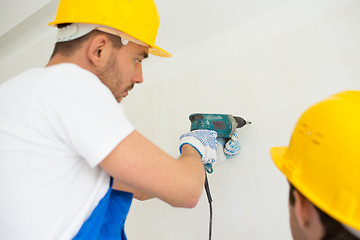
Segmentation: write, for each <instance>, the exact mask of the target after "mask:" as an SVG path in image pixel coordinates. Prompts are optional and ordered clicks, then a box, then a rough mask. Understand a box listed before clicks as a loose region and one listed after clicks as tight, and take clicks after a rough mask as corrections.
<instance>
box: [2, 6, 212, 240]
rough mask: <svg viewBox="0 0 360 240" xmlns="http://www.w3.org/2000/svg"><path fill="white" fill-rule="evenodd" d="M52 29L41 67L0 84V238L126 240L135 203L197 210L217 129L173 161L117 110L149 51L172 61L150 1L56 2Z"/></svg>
mask: <svg viewBox="0 0 360 240" xmlns="http://www.w3.org/2000/svg"><path fill="white" fill-rule="evenodd" d="M50 25H51V26H56V27H58V28H59V32H58V35H57V43H56V46H55V50H54V53H53V55H52V57H51V59H50V61H49V63H48V65H47V66H46V67H45V68H34V69H30V70H28V71H26V72H24V73H22V74H20V75H18V76H16V77H15V78H13V79H10V80H8V81H7V82H5V83H4V84H2V85H1V86H0V143H1V144H0V178H1V181H0V191H1V197H0V212H1V214H0V215H1V217H0V225H1V229H2V230H1V231H0V239H34V240H41V239H46V240H48V239H86V240H89V239H126V236H125V233H124V223H125V220H126V216H127V213H128V211H129V208H130V204H131V202H132V198H133V197H136V198H138V199H147V198H150V197H157V198H159V199H161V200H163V201H165V202H166V203H168V204H170V205H172V206H176V207H188V208H191V207H194V206H195V205H196V203H197V201H198V199H199V197H200V195H201V193H202V187H203V185H204V181H205V173H204V166H203V163H204V164H207V163H214V161H215V160H216V154H217V152H216V149H217V142H216V132H213V131H207V130H202V131H193V132H190V133H187V134H184V135H182V136H181V137H180V140H181V141H180V152H181V156H180V157H179V159H176V158H173V157H171V156H169V155H168V154H166V153H165V152H164V151H162V150H161V149H159V148H158V147H157V146H156V145H155V144H153V143H152V142H150V141H149V140H147V139H146V138H145V137H144V136H142V135H141V134H140V133H139V132H138V131H136V130H135V128H134V127H133V126H132V124H131V123H130V122H129V121H128V120H127V118H126V117H125V115H124V113H123V110H122V108H121V105H119V102H121V100H122V99H123V98H124V97H126V96H127V95H128V94H129V91H130V90H131V89H132V88H133V87H134V85H135V84H140V83H142V82H143V76H142V66H141V62H142V61H143V60H144V59H145V58H146V57H147V56H148V54H149V53H150V54H154V55H157V56H161V57H169V56H171V55H170V54H169V53H167V52H166V51H164V50H162V49H161V48H159V47H157V46H156V45H155V39H156V35H157V30H158V27H159V15H158V12H157V9H156V6H155V3H154V1H153V0H60V2H59V6H58V11H57V16H56V19H55V21H53V22H51V23H50ZM118 190H120V191H118ZM140 228H141V227H140Z"/></svg>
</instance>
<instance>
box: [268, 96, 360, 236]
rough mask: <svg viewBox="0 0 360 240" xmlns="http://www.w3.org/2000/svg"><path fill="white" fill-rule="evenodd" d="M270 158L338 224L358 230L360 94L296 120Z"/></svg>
mask: <svg viewBox="0 0 360 240" xmlns="http://www.w3.org/2000/svg"><path fill="white" fill-rule="evenodd" d="M271 156H272V159H273V161H274V163H275V164H276V166H277V167H278V168H279V169H280V171H281V172H283V173H284V174H285V176H286V177H287V178H288V180H289V182H291V183H292V184H293V185H294V186H295V188H297V189H298V190H299V191H300V192H301V193H302V194H303V195H304V196H305V197H306V198H307V199H309V200H310V201H311V202H312V203H313V204H315V205H316V206H317V207H319V208H320V209H321V210H322V211H324V212H325V213H327V214H328V215H329V216H331V217H333V218H334V219H336V220H338V221H339V222H341V223H343V224H345V225H347V226H349V227H351V228H354V229H356V230H360V91H346V92H341V93H338V94H336V95H333V96H331V97H329V98H327V99H325V100H323V101H321V102H319V103H317V104H315V105H314V106H312V107H310V108H309V109H308V110H306V111H305V113H304V114H303V115H302V116H301V117H300V119H299V120H298V122H297V124H296V126H295V129H294V132H293V134H292V137H291V140H290V145H289V146H288V147H275V148H271Z"/></svg>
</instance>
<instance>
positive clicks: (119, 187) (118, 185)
mask: <svg viewBox="0 0 360 240" xmlns="http://www.w3.org/2000/svg"><path fill="white" fill-rule="evenodd" d="M113 189H115V190H119V191H123V192H130V193H132V194H134V198H136V199H137V200H139V201H144V200H148V199H151V198H154V197H153V196H150V195H149V194H146V193H143V192H140V191H138V190H137V189H135V188H132V187H129V186H127V185H125V184H123V183H121V182H119V181H117V180H114V183H113Z"/></svg>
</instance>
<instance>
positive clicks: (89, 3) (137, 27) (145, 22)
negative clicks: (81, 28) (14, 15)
mask: <svg viewBox="0 0 360 240" xmlns="http://www.w3.org/2000/svg"><path fill="white" fill-rule="evenodd" d="M159 21H160V20H159V14H158V11H157V8H156V5H155V3H154V1H153V0H60V1H59V6H58V10H57V15H56V18H55V21H53V22H51V23H49V25H50V26H55V25H58V24H63V23H87V24H96V25H102V26H107V27H110V28H113V29H117V30H119V31H121V32H123V33H125V34H127V35H130V36H131V37H133V38H135V39H137V40H139V41H141V42H144V43H146V44H147V45H148V46H149V52H150V53H151V54H153V55H156V56H159V57H170V56H171V54H170V53H168V52H166V51H165V50H163V49H161V48H159V47H158V46H156V45H155V40H156V35H157V31H158V28H159Z"/></svg>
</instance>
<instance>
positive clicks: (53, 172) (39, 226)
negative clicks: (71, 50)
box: [0, 64, 134, 240]
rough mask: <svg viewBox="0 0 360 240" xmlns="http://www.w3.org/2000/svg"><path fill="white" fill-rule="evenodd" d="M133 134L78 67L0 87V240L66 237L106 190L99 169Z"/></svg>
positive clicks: (104, 91)
mask: <svg viewBox="0 0 360 240" xmlns="http://www.w3.org/2000/svg"><path fill="white" fill-rule="evenodd" d="M133 130H134V127H133V126H132V125H131V124H130V123H129V121H128V120H127V119H126V117H125V116H124V113H123V110H122V107H121V106H120V104H119V103H118V102H117V101H116V100H115V97H114V96H113V94H112V93H111V91H110V90H109V89H108V88H107V87H106V86H105V85H104V84H103V83H102V82H101V81H100V80H99V79H98V78H97V77H96V76H95V75H94V74H92V73H90V72H89V71H86V70H84V69H82V68H80V67H78V66H77V65H73V64H59V65H55V66H52V67H47V68H37V69H31V70H28V71H26V72H24V73H22V74H20V75H18V76H17V77H15V78H13V79H10V80H9V81H7V82H5V83H4V84H2V85H0V239H36V240H41V239H46V240H49V239H71V238H72V237H73V236H74V235H75V234H76V233H77V232H78V231H79V229H80V227H81V226H82V224H83V222H84V221H85V220H86V219H87V217H88V216H89V215H90V214H91V212H92V211H93V209H94V208H95V207H96V205H97V204H98V202H99V200H100V199H101V198H102V197H103V196H104V195H105V193H106V192H107V190H108V188H109V176H108V174H107V173H106V172H104V171H103V170H102V169H101V168H100V167H99V166H98V164H99V163H100V162H101V161H102V160H103V159H104V158H105V157H106V156H107V155H108V154H109V153H110V152H111V151H112V150H113V149H114V148H115V147H116V146H117V145H118V144H119V143H120V142H121V141H122V140H123V139H124V138H125V137H127V136H128V135H129V134H130V133H131V132H132V131H133Z"/></svg>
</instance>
